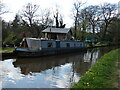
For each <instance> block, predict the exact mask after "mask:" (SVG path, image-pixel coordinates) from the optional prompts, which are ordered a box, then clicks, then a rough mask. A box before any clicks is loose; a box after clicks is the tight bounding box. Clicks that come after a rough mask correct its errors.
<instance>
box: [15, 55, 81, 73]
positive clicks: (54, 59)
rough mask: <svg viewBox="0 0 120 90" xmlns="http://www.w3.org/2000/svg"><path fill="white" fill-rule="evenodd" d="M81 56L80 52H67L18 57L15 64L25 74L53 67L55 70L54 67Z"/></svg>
mask: <svg viewBox="0 0 120 90" xmlns="http://www.w3.org/2000/svg"><path fill="white" fill-rule="evenodd" d="M80 57H81V55H79V54H77V55H76V54H67V55H59V56H51V57H41V58H33V59H17V60H16V62H14V65H15V66H16V67H20V68H21V72H22V73H23V74H28V73H30V72H41V71H44V70H47V69H51V68H53V70H54V67H56V66H60V65H64V64H66V63H70V62H72V61H74V60H75V61H76V60H79V58H80Z"/></svg>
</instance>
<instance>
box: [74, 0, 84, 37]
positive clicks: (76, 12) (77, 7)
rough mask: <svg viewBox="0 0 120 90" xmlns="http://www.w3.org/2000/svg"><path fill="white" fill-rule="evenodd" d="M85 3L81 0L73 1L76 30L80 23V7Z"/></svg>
mask: <svg viewBox="0 0 120 90" xmlns="http://www.w3.org/2000/svg"><path fill="white" fill-rule="evenodd" d="M84 4H85V3H82V2H80V1H78V0H77V1H76V2H74V3H73V6H74V7H73V11H74V12H73V13H74V23H75V30H77V27H78V25H79V15H80V9H81V6H83V5H84ZM74 36H75V37H76V32H75V35H74Z"/></svg>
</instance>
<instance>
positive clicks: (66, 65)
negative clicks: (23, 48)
mask: <svg viewBox="0 0 120 90" xmlns="http://www.w3.org/2000/svg"><path fill="white" fill-rule="evenodd" d="M115 48H116V47H104V48H94V49H88V50H87V51H86V52H81V53H72V54H65V55H58V56H49V57H40V58H17V59H16V60H15V61H14V62H13V61H12V62H11V65H13V66H12V69H13V68H14V69H15V71H14V72H16V73H17V74H18V73H19V75H18V76H19V77H23V78H21V79H15V78H13V79H12V80H13V81H14V83H15V84H11V83H8V82H7V81H9V80H11V78H10V76H8V73H7V72H6V73H7V74H6V76H5V78H6V79H5V80H4V81H3V82H4V83H3V87H5V88H6V87H7V88H8V87H12V88H13V87H17V88H19V87H20V86H19V85H21V87H22V88H26V87H27V88H36V87H38V88H69V87H71V86H72V85H73V84H74V83H75V82H78V81H79V77H80V76H81V75H83V74H84V73H85V72H86V71H88V69H89V68H90V67H91V66H92V65H94V64H95V63H96V61H97V60H98V59H99V58H100V57H101V56H103V55H104V54H105V53H107V52H109V51H110V50H112V49H115ZM6 61H7V60H5V61H2V62H6ZM5 69H6V68H5ZM12 69H11V73H13V70H12ZM28 76H31V77H34V79H32V81H31V78H28ZM18 81H19V82H18ZM29 82H31V83H32V85H31V84H30V83H29Z"/></svg>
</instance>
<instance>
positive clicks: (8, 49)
mask: <svg viewBox="0 0 120 90" xmlns="http://www.w3.org/2000/svg"><path fill="white" fill-rule="evenodd" d="M14 50H15V48H0V53H12V52H13V51H14Z"/></svg>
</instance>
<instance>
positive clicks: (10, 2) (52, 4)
mask: <svg viewBox="0 0 120 90" xmlns="http://www.w3.org/2000/svg"><path fill="white" fill-rule="evenodd" d="M1 1H2V3H4V5H5V6H6V7H5V8H6V9H7V10H9V11H10V12H9V13H6V14H3V15H2V18H3V19H4V20H6V21H10V20H13V19H14V16H15V15H16V13H18V12H19V11H20V10H22V7H23V6H24V5H26V4H27V3H33V4H37V5H40V8H42V9H44V8H56V5H58V6H59V7H60V8H59V10H60V12H61V13H62V15H63V16H64V23H65V24H66V25H67V27H70V26H71V25H72V23H71V22H73V20H72V18H71V14H72V7H73V2H74V1H75V0H1ZM82 1H87V4H88V5H96V4H102V3H103V2H108V3H118V2H119V1H120V0H82Z"/></svg>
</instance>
